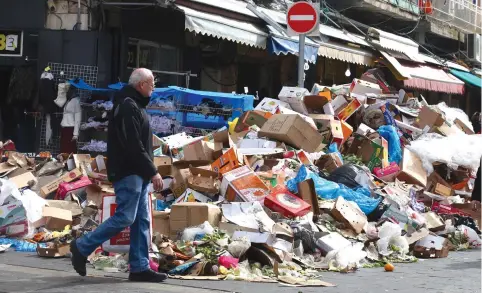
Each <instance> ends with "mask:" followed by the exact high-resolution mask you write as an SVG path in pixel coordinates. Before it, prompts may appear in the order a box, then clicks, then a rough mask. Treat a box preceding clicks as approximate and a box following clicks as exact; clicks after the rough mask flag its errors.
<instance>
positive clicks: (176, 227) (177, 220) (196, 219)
mask: <svg viewBox="0 0 482 293" xmlns="http://www.w3.org/2000/svg"><path fill="white" fill-rule="evenodd" d="M221 215H222V213H221V209H220V208H219V207H217V206H215V205H212V204H207V203H195V202H186V203H179V204H174V205H172V206H171V215H170V217H169V226H170V230H171V232H170V238H171V239H173V240H174V239H177V234H178V233H181V232H182V231H184V229H185V228H188V227H193V226H198V225H201V224H202V223H204V222H205V221H207V222H209V224H211V225H212V226H213V227H217V226H218V225H219V222H220V221H221Z"/></svg>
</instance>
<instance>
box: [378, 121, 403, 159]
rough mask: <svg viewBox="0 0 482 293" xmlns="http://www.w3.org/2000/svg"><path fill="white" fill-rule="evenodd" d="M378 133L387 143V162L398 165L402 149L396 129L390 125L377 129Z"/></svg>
mask: <svg viewBox="0 0 482 293" xmlns="http://www.w3.org/2000/svg"><path fill="white" fill-rule="evenodd" d="M378 133H379V134H380V135H381V136H382V137H383V138H384V139H386V140H387V141H388V161H389V162H395V163H397V164H400V161H401V160H402V147H401V145H400V137H399V136H398V133H397V129H396V128H395V127H394V126H392V125H383V126H380V127H379V128H378Z"/></svg>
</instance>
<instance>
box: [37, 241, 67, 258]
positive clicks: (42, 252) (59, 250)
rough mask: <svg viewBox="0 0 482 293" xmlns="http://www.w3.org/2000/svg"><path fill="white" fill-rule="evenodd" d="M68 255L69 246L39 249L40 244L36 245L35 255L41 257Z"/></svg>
mask: <svg viewBox="0 0 482 293" xmlns="http://www.w3.org/2000/svg"><path fill="white" fill-rule="evenodd" d="M69 253H70V245H69V244H66V245H61V246H58V245H54V247H41V246H40V244H37V255H38V256H41V257H53V258H58V257H65V256H66V255H67V254H69Z"/></svg>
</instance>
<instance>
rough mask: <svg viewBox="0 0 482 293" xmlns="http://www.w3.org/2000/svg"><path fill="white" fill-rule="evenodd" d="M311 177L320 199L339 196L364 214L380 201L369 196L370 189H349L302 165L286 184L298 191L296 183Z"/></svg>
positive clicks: (292, 189)
mask: <svg viewBox="0 0 482 293" xmlns="http://www.w3.org/2000/svg"><path fill="white" fill-rule="evenodd" d="M307 179H313V183H314V185H315V190H316V194H317V195H318V197H319V198H322V199H336V198H338V197H339V196H341V197H343V198H344V199H345V200H348V201H353V202H355V203H356V204H357V205H358V207H359V208H360V210H362V212H364V213H365V215H368V214H370V213H371V212H373V211H374V210H375V208H376V207H377V206H378V204H379V203H380V200H379V199H376V198H372V197H370V191H369V190H368V189H366V188H364V187H360V188H357V189H350V188H348V187H346V186H345V185H343V184H338V183H336V182H333V181H329V180H326V179H323V178H321V177H320V176H318V174H315V173H313V172H311V171H309V170H308V169H307V168H306V167H305V166H304V165H302V166H301V167H300V170H299V172H298V174H297V175H296V177H295V178H293V179H291V180H289V181H288V182H287V183H286V186H287V187H288V189H289V190H290V191H291V192H294V193H298V183H300V182H302V181H304V180H307Z"/></svg>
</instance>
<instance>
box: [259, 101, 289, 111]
mask: <svg viewBox="0 0 482 293" xmlns="http://www.w3.org/2000/svg"><path fill="white" fill-rule="evenodd" d="M278 106H282V107H285V108H288V109H291V107H290V104H288V103H286V102H283V101H280V100H277V99H270V98H264V99H262V100H261V102H260V103H259V104H258V105H257V106H256V107H255V108H254V109H255V110H258V111H265V112H268V113H271V114H275V113H276V111H277V108H278Z"/></svg>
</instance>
